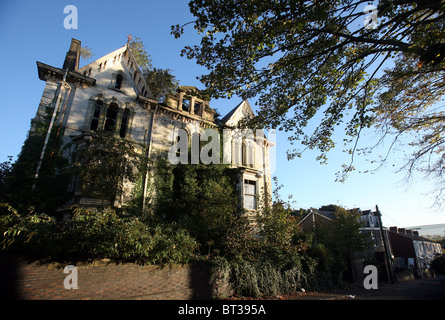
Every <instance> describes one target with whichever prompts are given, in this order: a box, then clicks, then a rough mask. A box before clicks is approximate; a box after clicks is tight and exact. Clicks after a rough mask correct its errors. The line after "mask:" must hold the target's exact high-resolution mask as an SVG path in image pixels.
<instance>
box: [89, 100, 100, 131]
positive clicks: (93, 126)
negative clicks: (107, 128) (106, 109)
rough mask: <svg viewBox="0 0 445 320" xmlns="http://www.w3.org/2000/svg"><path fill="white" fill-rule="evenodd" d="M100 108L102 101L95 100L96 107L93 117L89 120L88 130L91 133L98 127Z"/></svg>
mask: <svg viewBox="0 0 445 320" xmlns="http://www.w3.org/2000/svg"><path fill="white" fill-rule="evenodd" d="M102 106H103V101H102V100H97V101H96V106H95V107H94V113H93V117H92V118H91V123H90V130H92V131H96V130H97V127H98V126H99V118H100V112H101V110H102Z"/></svg>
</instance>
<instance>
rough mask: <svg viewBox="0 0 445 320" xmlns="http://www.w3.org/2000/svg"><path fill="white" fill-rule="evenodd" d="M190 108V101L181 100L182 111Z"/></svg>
mask: <svg viewBox="0 0 445 320" xmlns="http://www.w3.org/2000/svg"><path fill="white" fill-rule="evenodd" d="M189 108H190V100H188V99H182V110H184V111H189Z"/></svg>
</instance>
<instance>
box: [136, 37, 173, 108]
mask: <svg viewBox="0 0 445 320" xmlns="http://www.w3.org/2000/svg"><path fill="white" fill-rule="evenodd" d="M128 45H129V47H130V50H131V53H132V54H133V56H134V58H135V59H136V62H137V63H138V65H139V67H140V68H141V71H142V74H143V76H144V79H145V81H146V82H147V85H148V87H149V88H150V91H151V93H152V94H153V98H154V99H156V100H158V101H163V102H165V101H167V100H166V99H167V97H168V96H169V95H172V94H173V93H174V92H175V90H176V89H177V87H178V84H179V82H178V81H177V80H176V78H175V76H174V75H173V73H172V70H170V69H161V68H156V67H153V65H152V60H151V57H150V55H149V54H148V53H147V51H146V48H145V45H144V43H143V41H142V40H141V39H140V38H139V37H137V36H136V37H134V38H132V39H131V41H130V42H129V43H128Z"/></svg>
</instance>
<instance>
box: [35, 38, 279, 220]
mask: <svg viewBox="0 0 445 320" xmlns="http://www.w3.org/2000/svg"><path fill="white" fill-rule="evenodd" d="M79 50H80V41H78V40H75V39H72V42H71V46H70V49H69V51H68V53H67V55H66V59H65V63H64V66H67V67H66V68H64V69H60V68H57V67H52V66H49V65H46V64H44V63H41V62H37V67H38V74H39V78H40V79H41V80H43V81H45V82H46V85H45V88H44V91H43V94H42V98H41V101H40V104H39V108H38V110H37V113H36V117H35V118H34V119H33V122H32V123H33V125H32V128H31V132H32V131H33V130H34V127H35V123H36V122H37V121H39V120H41V119H42V117H43V115H45V112H47V110H52V111H51V112H52V114H53V118H54V119H53V120H54V123H55V124H60V125H61V126H62V128H63V130H62V132H63V144H64V145H68V144H69V143H71V142H72V141H82V139H89V137H90V136H91V133H92V132H94V131H98V130H108V131H111V132H114V134H115V135H116V136H117V137H120V138H121V139H128V140H129V141H131V142H133V143H134V145H135V146H136V147H137V148H138V149H139V152H141V153H145V154H146V155H147V156H148V158H154V157H157V156H163V157H167V155H168V151H169V149H170V148H171V147H172V145H173V144H174V138H175V136H174V134H173V133H174V132H175V130H176V131H177V130H178V129H184V130H185V132H187V135H188V139H189V141H191V140H192V137H193V135H194V134H196V133H202V132H204V130H206V129H218V130H222V129H226V131H225V132H227V137H229V138H228V139H226V140H224V152H225V155H228V156H227V157H226V158H225V159H226V162H225V163H229V164H231V165H232V166H233V167H235V168H239V186H238V187H239V188H238V189H239V190H240V201H241V202H242V204H243V206H244V208H246V209H247V210H248V211H252V212H253V211H255V210H256V209H258V206H259V204H258V203H256V202H257V200H256V199H257V197H258V196H259V195H260V193H261V192H265V193H266V194H267V195H269V196H270V194H271V190H270V189H271V176H270V169H269V168H270V155H269V149H270V147H271V146H272V145H273V144H272V143H271V142H270V141H269V140H268V139H267V138H266V137H265V135H264V133H263V131H262V130H256V132H255V133H254V137H253V139H251V138H252V137H247V138H246V136H244V137H243V138H242V139H241V140H236V139H235V138H234V134H233V132H235V131H234V130H233V128H234V127H235V126H236V124H237V123H238V121H240V120H241V119H243V118H244V117H246V116H250V115H252V114H253V111H252V108H251V107H250V105H249V103H248V101H242V102H241V103H240V104H238V105H237V106H236V107H235V108H234V109H233V110H232V111H231V112H229V113H228V114H227V115H226V116H225V117H223V118H222V119H221V120H218V119H215V110H213V109H212V108H211V107H210V101H206V100H203V99H202V98H199V94H197V93H198V91H197V89H196V88H194V87H179V88H178V90H177V94H176V95H175V96H173V97H170V98H169V100H168V101H167V102H166V103H158V101H156V100H154V99H153V97H152V94H151V91H150V88H149V87H148V85H147V84H146V82H145V80H144V78H143V76H142V72H141V70H140V68H139V66H138V64H137V63H136V61H135V59H134V57H133V55H132V54H131V52H130V50H129V48H128V46H127V45H125V46H124V47H122V48H119V49H117V50H115V51H113V52H111V53H109V54H107V55H105V56H104V57H102V58H100V59H98V60H96V61H94V62H92V63H89V64H88V65H86V66H84V67H82V68H80V69H79V68H78V65H79V63H78V62H79V61H78V60H79V52H80V51H79ZM252 141H253V143H249V142H252ZM238 142H239V143H238ZM71 151H72V150H69V149H68V150H66V151H65V152H66V156H67V157H69V155H70V152H71ZM70 188H71V190H70V191H72V192H73V193H76V192H77V191H76V183H75V181H74V180H73V183H72V185H71V186H70ZM124 190H125V192H124V194H123V195H122V196H120V197H116V201H115V203H113V204H111V205H114V206H117V207H119V206H121V205H122V204H124V203H125V202H126V201H128V199H129V197H130V194H131V185H130V186H126V187H125V188H124ZM144 192H145V196H146V197H148V195H147V192H150V191H149V190H148V189H144ZM73 201H74V200H73ZM76 203H77V204H80V205H82V204H83V205H103V204H104V203H103V201H102V202H101V199H87V198H82V197H81V198H79V197H78V198H77V200H76ZM71 204H74V202H70V203H68V204H67V206H68V205H71Z"/></svg>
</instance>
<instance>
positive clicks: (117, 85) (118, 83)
mask: <svg viewBox="0 0 445 320" xmlns="http://www.w3.org/2000/svg"><path fill="white" fill-rule="evenodd" d="M123 81H124V76H123V75H122V74H121V73H119V74H118V75H117V76H116V82H115V83H114V88H115V89H120V88H121V87H122V82H123Z"/></svg>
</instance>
